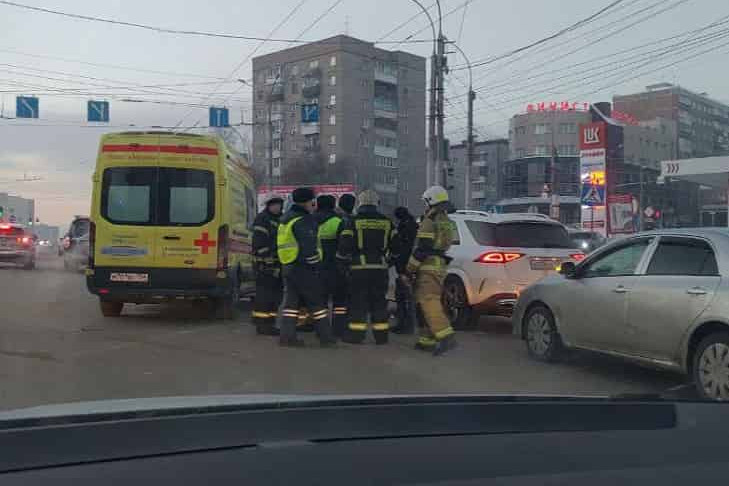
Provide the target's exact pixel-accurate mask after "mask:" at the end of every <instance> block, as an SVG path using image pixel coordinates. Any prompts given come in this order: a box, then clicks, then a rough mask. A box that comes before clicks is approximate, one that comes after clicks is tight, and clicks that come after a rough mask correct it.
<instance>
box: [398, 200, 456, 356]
mask: <svg viewBox="0 0 729 486" xmlns="http://www.w3.org/2000/svg"><path fill="white" fill-rule="evenodd" d="M423 200H424V201H425V203H426V205H427V206H428V209H427V211H426V213H425V216H423V220H422V221H421V223H420V228H419V229H418V234H417V238H416V240H415V248H414V249H413V253H412V255H411V256H410V259H409V260H408V264H407V267H406V272H407V273H408V275H410V277H411V281H414V282H415V290H414V294H415V301H416V302H417V304H418V306H419V307H420V311H421V313H422V316H423V319H424V320H425V324H426V326H425V327H424V328H423V330H422V331H421V335H420V338H419V339H418V342H417V343H416V345H415V347H416V349H421V350H427V351H432V352H433V355H434V356H437V355H440V354H443V353H445V352H446V351H448V350H450V349H453V348H454V347H455V346H456V340H455V335H454V331H453V328H452V327H451V324H450V322H449V320H448V317H447V316H446V314H445V311H444V309H443V304H442V302H441V294H442V290H443V280H444V279H445V275H446V268H447V266H448V263H449V261H450V258H449V257H447V256H446V252H447V251H448V248H450V246H451V241H452V240H453V226H452V223H451V221H450V219H448V214H447V209H448V192H447V191H446V190H445V189H444V188H443V187H441V186H433V187H431V188H429V189H427V190H426V191H425V192H424V193H423Z"/></svg>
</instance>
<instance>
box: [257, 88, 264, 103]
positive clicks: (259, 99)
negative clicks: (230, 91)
mask: <svg viewBox="0 0 729 486" xmlns="http://www.w3.org/2000/svg"><path fill="white" fill-rule="evenodd" d="M256 100H258V101H263V91H261V90H258V91H257V92H256Z"/></svg>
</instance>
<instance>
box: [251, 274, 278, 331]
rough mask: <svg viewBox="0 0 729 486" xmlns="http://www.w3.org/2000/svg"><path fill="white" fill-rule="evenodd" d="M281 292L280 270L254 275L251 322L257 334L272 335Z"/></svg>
mask: <svg viewBox="0 0 729 486" xmlns="http://www.w3.org/2000/svg"><path fill="white" fill-rule="evenodd" d="M282 292H283V288H282V282H281V270H280V269H279V268H270V269H265V270H261V271H259V272H258V273H257V274H256V298H255V300H254V301H253V312H252V313H251V316H252V317H253V322H254V323H255V324H256V332H258V334H272V333H273V332H274V328H275V327H276V317H277V316H278V313H277V311H278V306H279V305H281V295H282Z"/></svg>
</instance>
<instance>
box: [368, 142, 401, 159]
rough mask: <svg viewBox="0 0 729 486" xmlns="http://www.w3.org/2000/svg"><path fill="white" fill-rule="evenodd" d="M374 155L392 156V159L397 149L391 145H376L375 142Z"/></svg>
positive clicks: (395, 155)
mask: <svg viewBox="0 0 729 486" xmlns="http://www.w3.org/2000/svg"><path fill="white" fill-rule="evenodd" d="M374 152H375V155H379V156H380V157H392V158H393V159H396V158H397V149H396V148H393V147H385V146H384V145H376V144H375V150H374Z"/></svg>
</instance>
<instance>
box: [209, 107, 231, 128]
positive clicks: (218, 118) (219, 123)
mask: <svg viewBox="0 0 729 486" xmlns="http://www.w3.org/2000/svg"><path fill="white" fill-rule="evenodd" d="M209 125H210V126H211V127H229V126H230V122H229V117H228V109H227V108H215V107H213V106H211V107H210V123H209Z"/></svg>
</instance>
